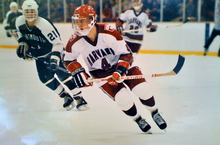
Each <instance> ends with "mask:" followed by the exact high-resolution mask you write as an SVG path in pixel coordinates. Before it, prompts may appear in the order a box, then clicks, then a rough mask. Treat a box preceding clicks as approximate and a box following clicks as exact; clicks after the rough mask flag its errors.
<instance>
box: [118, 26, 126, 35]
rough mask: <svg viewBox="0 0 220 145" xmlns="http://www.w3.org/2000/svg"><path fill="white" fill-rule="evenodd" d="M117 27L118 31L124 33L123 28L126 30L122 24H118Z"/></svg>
mask: <svg viewBox="0 0 220 145" xmlns="http://www.w3.org/2000/svg"><path fill="white" fill-rule="evenodd" d="M116 29H117V31H118V32H119V33H120V34H122V32H123V30H124V29H123V26H122V25H118V26H116Z"/></svg>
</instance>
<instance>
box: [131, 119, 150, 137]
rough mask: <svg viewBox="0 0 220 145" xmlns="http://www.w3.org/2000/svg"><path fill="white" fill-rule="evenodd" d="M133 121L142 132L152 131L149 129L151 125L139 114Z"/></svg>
mask: <svg viewBox="0 0 220 145" xmlns="http://www.w3.org/2000/svg"><path fill="white" fill-rule="evenodd" d="M134 121H135V122H136V123H137V124H138V126H139V127H140V129H141V130H142V131H143V132H145V133H148V134H152V132H151V131H150V129H151V126H150V125H149V124H148V123H147V122H146V121H145V119H143V118H142V117H141V116H139V117H137V118H136V119H135V120H134Z"/></svg>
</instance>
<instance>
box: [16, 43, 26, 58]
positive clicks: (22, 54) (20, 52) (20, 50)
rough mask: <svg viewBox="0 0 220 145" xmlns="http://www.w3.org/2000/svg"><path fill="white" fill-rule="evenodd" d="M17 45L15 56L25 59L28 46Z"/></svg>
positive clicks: (24, 44)
mask: <svg viewBox="0 0 220 145" xmlns="http://www.w3.org/2000/svg"><path fill="white" fill-rule="evenodd" d="M18 45H19V46H18V48H17V50H16V53H17V56H18V57H20V58H23V59H27V58H28V57H27V51H28V44H27V43H26V42H20V43H19V44H18Z"/></svg>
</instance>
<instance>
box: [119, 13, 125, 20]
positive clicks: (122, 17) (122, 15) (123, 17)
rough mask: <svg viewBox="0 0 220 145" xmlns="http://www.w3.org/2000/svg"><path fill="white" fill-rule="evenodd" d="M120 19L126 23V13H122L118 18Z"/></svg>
mask: <svg viewBox="0 0 220 145" xmlns="http://www.w3.org/2000/svg"><path fill="white" fill-rule="evenodd" d="M118 19H119V20H120V21H122V22H125V21H126V14H125V12H122V13H121V14H120V15H119V16H118Z"/></svg>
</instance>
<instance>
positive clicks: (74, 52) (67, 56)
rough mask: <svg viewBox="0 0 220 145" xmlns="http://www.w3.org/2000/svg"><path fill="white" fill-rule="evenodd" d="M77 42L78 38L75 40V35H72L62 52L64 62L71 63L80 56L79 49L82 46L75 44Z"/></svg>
mask: <svg viewBox="0 0 220 145" xmlns="http://www.w3.org/2000/svg"><path fill="white" fill-rule="evenodd" d="M77 40H79V38H76V35H75V36H74V35H72V36H71V37H70V39H69V41H68V42H67V45H66V48H65V51H64V61H73V60H75V59H77V58H78V57H79V55H80V54H81V51H80V49H79V48H81V47H82V46H80V44H79V43H77Z"/></svg>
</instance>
